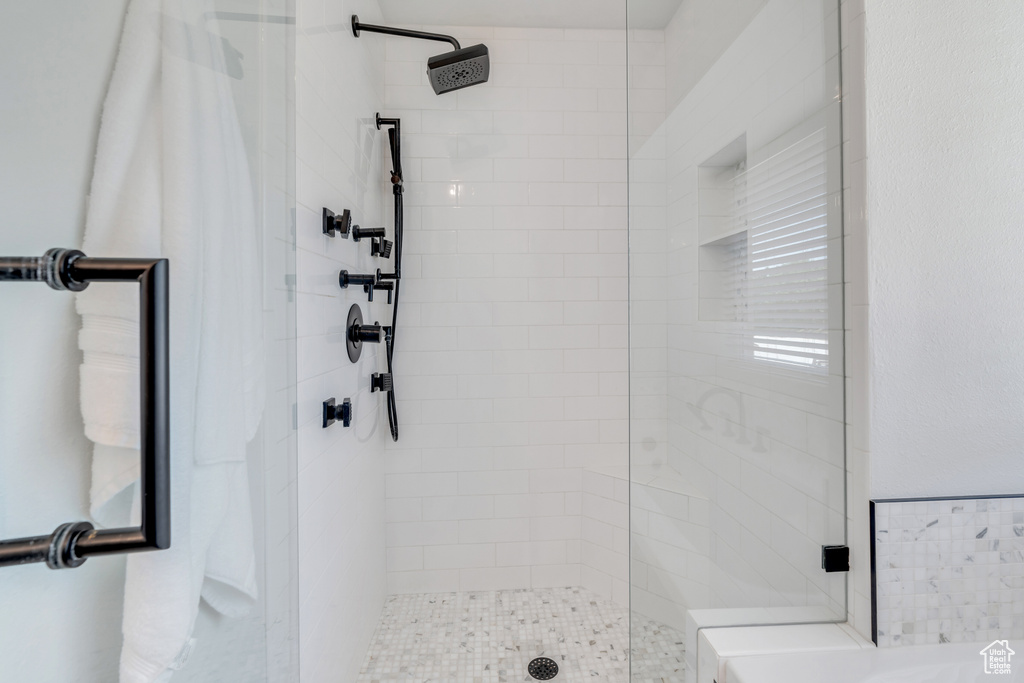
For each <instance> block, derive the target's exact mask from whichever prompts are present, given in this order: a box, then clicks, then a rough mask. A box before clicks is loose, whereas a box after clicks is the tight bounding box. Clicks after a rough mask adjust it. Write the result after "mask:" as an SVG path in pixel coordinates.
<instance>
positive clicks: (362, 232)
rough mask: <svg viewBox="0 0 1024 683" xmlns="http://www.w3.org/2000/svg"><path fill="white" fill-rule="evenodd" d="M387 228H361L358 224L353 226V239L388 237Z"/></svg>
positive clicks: (355, 240)
mask: <svg viewBox="0 0 1024 683" xmlns="http://www.w3.org/2000/svg"><path fill="white" fill-rule="evenodd" d="M387 234H388V232H387V228H361V227H359V226H358V225H356V226H353V227H352V241H353V242H358V241H359V240H361V239H363V238H364V237H386V236H387Z"/></svg>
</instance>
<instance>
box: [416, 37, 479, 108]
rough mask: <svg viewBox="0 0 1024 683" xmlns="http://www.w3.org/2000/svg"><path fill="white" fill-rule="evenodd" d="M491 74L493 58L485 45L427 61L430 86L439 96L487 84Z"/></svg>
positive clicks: (438, 56)
mask: <svg viewBox="0 0 1024 683" xmlns="http://www.w3.org/2000/svg"><path fill="white" fill-rule="evenodd" d="M490 73H491V58H490V56H489V55H488V53H487V46H486V45H483V44H481V45H471V46H470V47H464V48H462V49H461V50H454V51H452V52H445V53H444V54H441V55H437V56H436V57H431V58H430V59H429V60H427V74H428V75H429V76H430V85H431V86H432V87H433V88H434V92H435V93H436V94H438V95H440V94H441V93H446V92H451V91H452V90H459V89H461V88H468V87H469V86H471V85H476V84H477V83H486V82H487V78H488V76H490Z"/></svg>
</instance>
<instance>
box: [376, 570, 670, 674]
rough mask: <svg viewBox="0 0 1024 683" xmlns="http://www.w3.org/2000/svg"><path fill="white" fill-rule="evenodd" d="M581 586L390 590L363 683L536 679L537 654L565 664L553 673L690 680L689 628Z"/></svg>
mask: <svg viewBox="0 0 1024 683" xmlns="http://www.w3.org/2000/svg"><path fill="white" fill-rule="evenodd" d="M633 629H634V633H635V634H636V636H637V638H636V642H634V653H633V657H634V661H633V677H632V679H630V675H629V661H628V660H629V658H628V656H627V654H626V653H627V651H628V649H629V619H628V614H627V611H626V610H625V609H624V608H622V607H618V606H615V605H613V604H611V603H609V602H608V601H606V600H602V599H600V598H598V597H597V596H595V595H594V594H593V593H591V592H589V591H587V590H586V589H583V588H543V589H533V590H507V591H476V592H467V593H428V594H417V595H396V596H392V597H390V598H388V601H387V603H386V604H385V606H384V612H383V614H382V616H381V621H380V624H379V626H378V627H377V631H376V632H375V633H374V635H373V640H372V641H371V643H370V649H369V651H368V652H367V654H366V659H365V660H364V662H363V668H362V672H361V673H360V676H359V681H360V683H389V682H391V681H406V682H416V683H427V682H429V683H513V682H515V683H518V682H522V681H533V680H534V679H533V678H531V677H530V675H529V674H528V673H527V672H526V667H527V665H528V664H529V662H530V660H531V659H533V658H534V657H540V656H544V657H550V658H551V659H553V660H555V661H556V662H557V663H558V666H559V673H558V676H556V677H555V678H554V679H552V680H554V681H556V682H557V681H564V682H568V681H573V682H574V683H582V682H583V681H595V680H599V681H608V682H609V683H655V682H656V683H677V682H678V683H682V681H683V667H684V664H683V634H682V633H680V632H679V631H677V630H675V629H672V628H669V627H667V626H663V625H660V624H657V623H655V622H653V621H651V620H649V619H646V618H644V617H640V616H639V615H635V614H634V615H633Z"/></svg>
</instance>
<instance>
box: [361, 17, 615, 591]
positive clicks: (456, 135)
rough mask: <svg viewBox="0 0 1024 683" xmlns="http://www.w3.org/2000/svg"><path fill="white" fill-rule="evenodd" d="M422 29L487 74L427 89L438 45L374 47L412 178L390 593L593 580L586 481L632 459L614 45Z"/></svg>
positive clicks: (538, 32)
mask: <svg viewBox="0 0 1024 683" xmlns="http://www.w3.org/2000/svg"><path fill="white" fill-rule="evenodd" d="M422 28H424V29H425V30H428V31H434V32H440V33H449V34H452V35H455V36H456V37H457V38H458V39H459V41H460V42H461V43H462V44H463V45H473V44H476V43H485V44H486V45H487V46H488V48H489V49H490V59H491V74H490V81H489V82H488V83H487V84H484V85H478V86H474V87H471V88H467V89H464V90H460V91H457V92H453V93H448V94H445V95H441V96H437V95H435V94H434V93H433V91H432V90H431V88H430V86H429V83H428V81H427V77H426V61H427V59H428V57H430V56H431V55H434V54H437V53H439V52H442V51H444V47H443V46H440V45H438V44H434V43H428V42H424V41H416V40H410V39H404V38H396V37H387V38H384V37H369V38H368V39H369V40H376V41H379V44H380V45H381V46H385V45H386V55H387V65H386V68H385V69H384V73H385V82H386V89H385V102H384V105H383V109H382V114H383V115H385V116H389V117H392V116H393V117H399V118H401V121H402V142H403V147H402V153H403V168H404V172H405V180H406V194H405V250H404V266H403V276H404V277H403V282H402V303H401V314H400V324H399V329H398V332H397V334H396V351H395V387H396V395H397V397H398V412H399V416H400V418H401V438H400V439H399V441H398V442H397V443H391V442H390V440H389V443H388V446H387V455H386V467H387V484H386V492H387V546H388V555H387V556H388V560H387V577H388V587H389V591H390V592H391V593H419V592H437V591H470V590H472V591H478V590H497V589H514V588H540V587H554V586H578V585H581V583H583V584H584V585H586V584H587V582H586V581H584V580H583V578H582V575H581V570H582V568H583V566H584V565H585V564H586V561H587V558H588V557H589V555H588V554H587V553H586V552H583V551H582V548H581V538H582V533H583V526H582V525H583V520H584V518H585V507H586V506H585V504H584V500H583V490H584V486H583V471H584V469H585V468H588V467H600V466H607V465H619V466H622V465H624V464H625V463H626V458H627V442H626V441H627V436H626V435H627V432H628V415H627V406H628V395H627V386H628V381H627V369H628V368H627V348H626V344H627V282H626V276H627V273H626V263H627V262H626V160H625V135H626V134H625V128H626V112H625V99H626V82H625V48H626V44H625V34H624V32H623V31H612V30H609V31H600V30H596V31H595V30H562V29H518V28H487V27H484V28H478V27H462V26H458V27H443V26H429V27H422ZM387 215H390V213H388V214H387ZM622 552H623V553H624V552H625V549H624V547H623V548H622ZM624 566H625V565H624V564H623V568H624ZM618 580H620V581H623V582H624V581H625V576H624V574H622V575H621V576H619V577H618ZM624 585H625V584H624V583H623V584H622V587H624ZM597 592H598V593H599V594H601V595H602V596H603V597H605V598H609V599H610V598H611V597H612V591H611V584H610V583H609V584H607V586H606V587H605V589H604V590H598V591H597ZM618 598H619V599H620V600H622V601H623V602H624V600H625V593H624V590H620V591H619V595H618Z"/></svg>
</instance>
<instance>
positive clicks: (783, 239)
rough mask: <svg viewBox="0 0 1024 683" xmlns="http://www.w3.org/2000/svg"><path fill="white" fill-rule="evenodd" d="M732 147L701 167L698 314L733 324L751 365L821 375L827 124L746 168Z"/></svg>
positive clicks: (783, 142) (787, 140)
mask: <svg viewBox="0 0 1024 683" xmlns="http://www.w3.org/2000/svg"><path fill="white" fill-rule="evenodd" d="M740 140H742V141H743V142H744V143H745V137H744V138H740ZM738 142H739V141H736V142H734V143H731V145H730V146H729V147H727V148H726V149H730V148H731V149H732V151H731V152H730V153H728V154H726V153H725V151H726V150H723V152H720V153H719V154H716V155H715V157H714V158H713V159H712V160H709V162H707V163H705V164H703V165H702V166H701V168H700V171H699V176H698V177H699V183H700V187H699V192H700V193H701V194H700V197H701V200H700V201H699V205H700V207H701V208H700V209H699V214H700V216H699V221H700V223H699V234H700V238H701V239H700V244H701V249H700V259H699V260H700V270H701V273H700V277H701V280H700V289H701V295H700V308H699V317H700V319H701V320H707V321H722V322H725V323H726V324H728V325H730V326H731V327H732V329H733V330H734V331H735V332H737V333H738V334H737V336H738V338H739V339H740V340H741V341H740V343H739V347H740V348H739V353H740V354H741V355H742V356H743V357H746V358H749V359H751V360H752V361H754V362H758V363H770V364H772V365H774V366H782V367H788V368H792V369H798V370H801V371H807V372H812V373H815V374H826V373H827V372H828V359H829V354H828V330H829V311H828V254H827V252H828V217H827V214H828V184H827V169H826V166H827V144H826V131H825V128H824V127H823V126H821V125H818V126H814V127H808V126H807V125H806V124H805V125H804V126H800V127H798V128H797V129H794V131H791V132H790V133H788V134H787V135H785V136H783V137H782V138H780V139H778V140H776V141H775V142H774V143H772V144H771V145H769V146H768V147H769V149H768V150H762V152H763V154H762V158H761V160H760V161H758V162H757V163H754V164H751V165H750V166H749V167H747V168H745V166H746V162H747V160H746V157H745V150H744V158H743V159H741V160H737V158H736V149H735V147H736V145H737V143H738ZM726 159H727V160H728V161H729V165H728V166H725V165H724V164H723V163H722V161H723V160H726Z"/></svg>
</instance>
